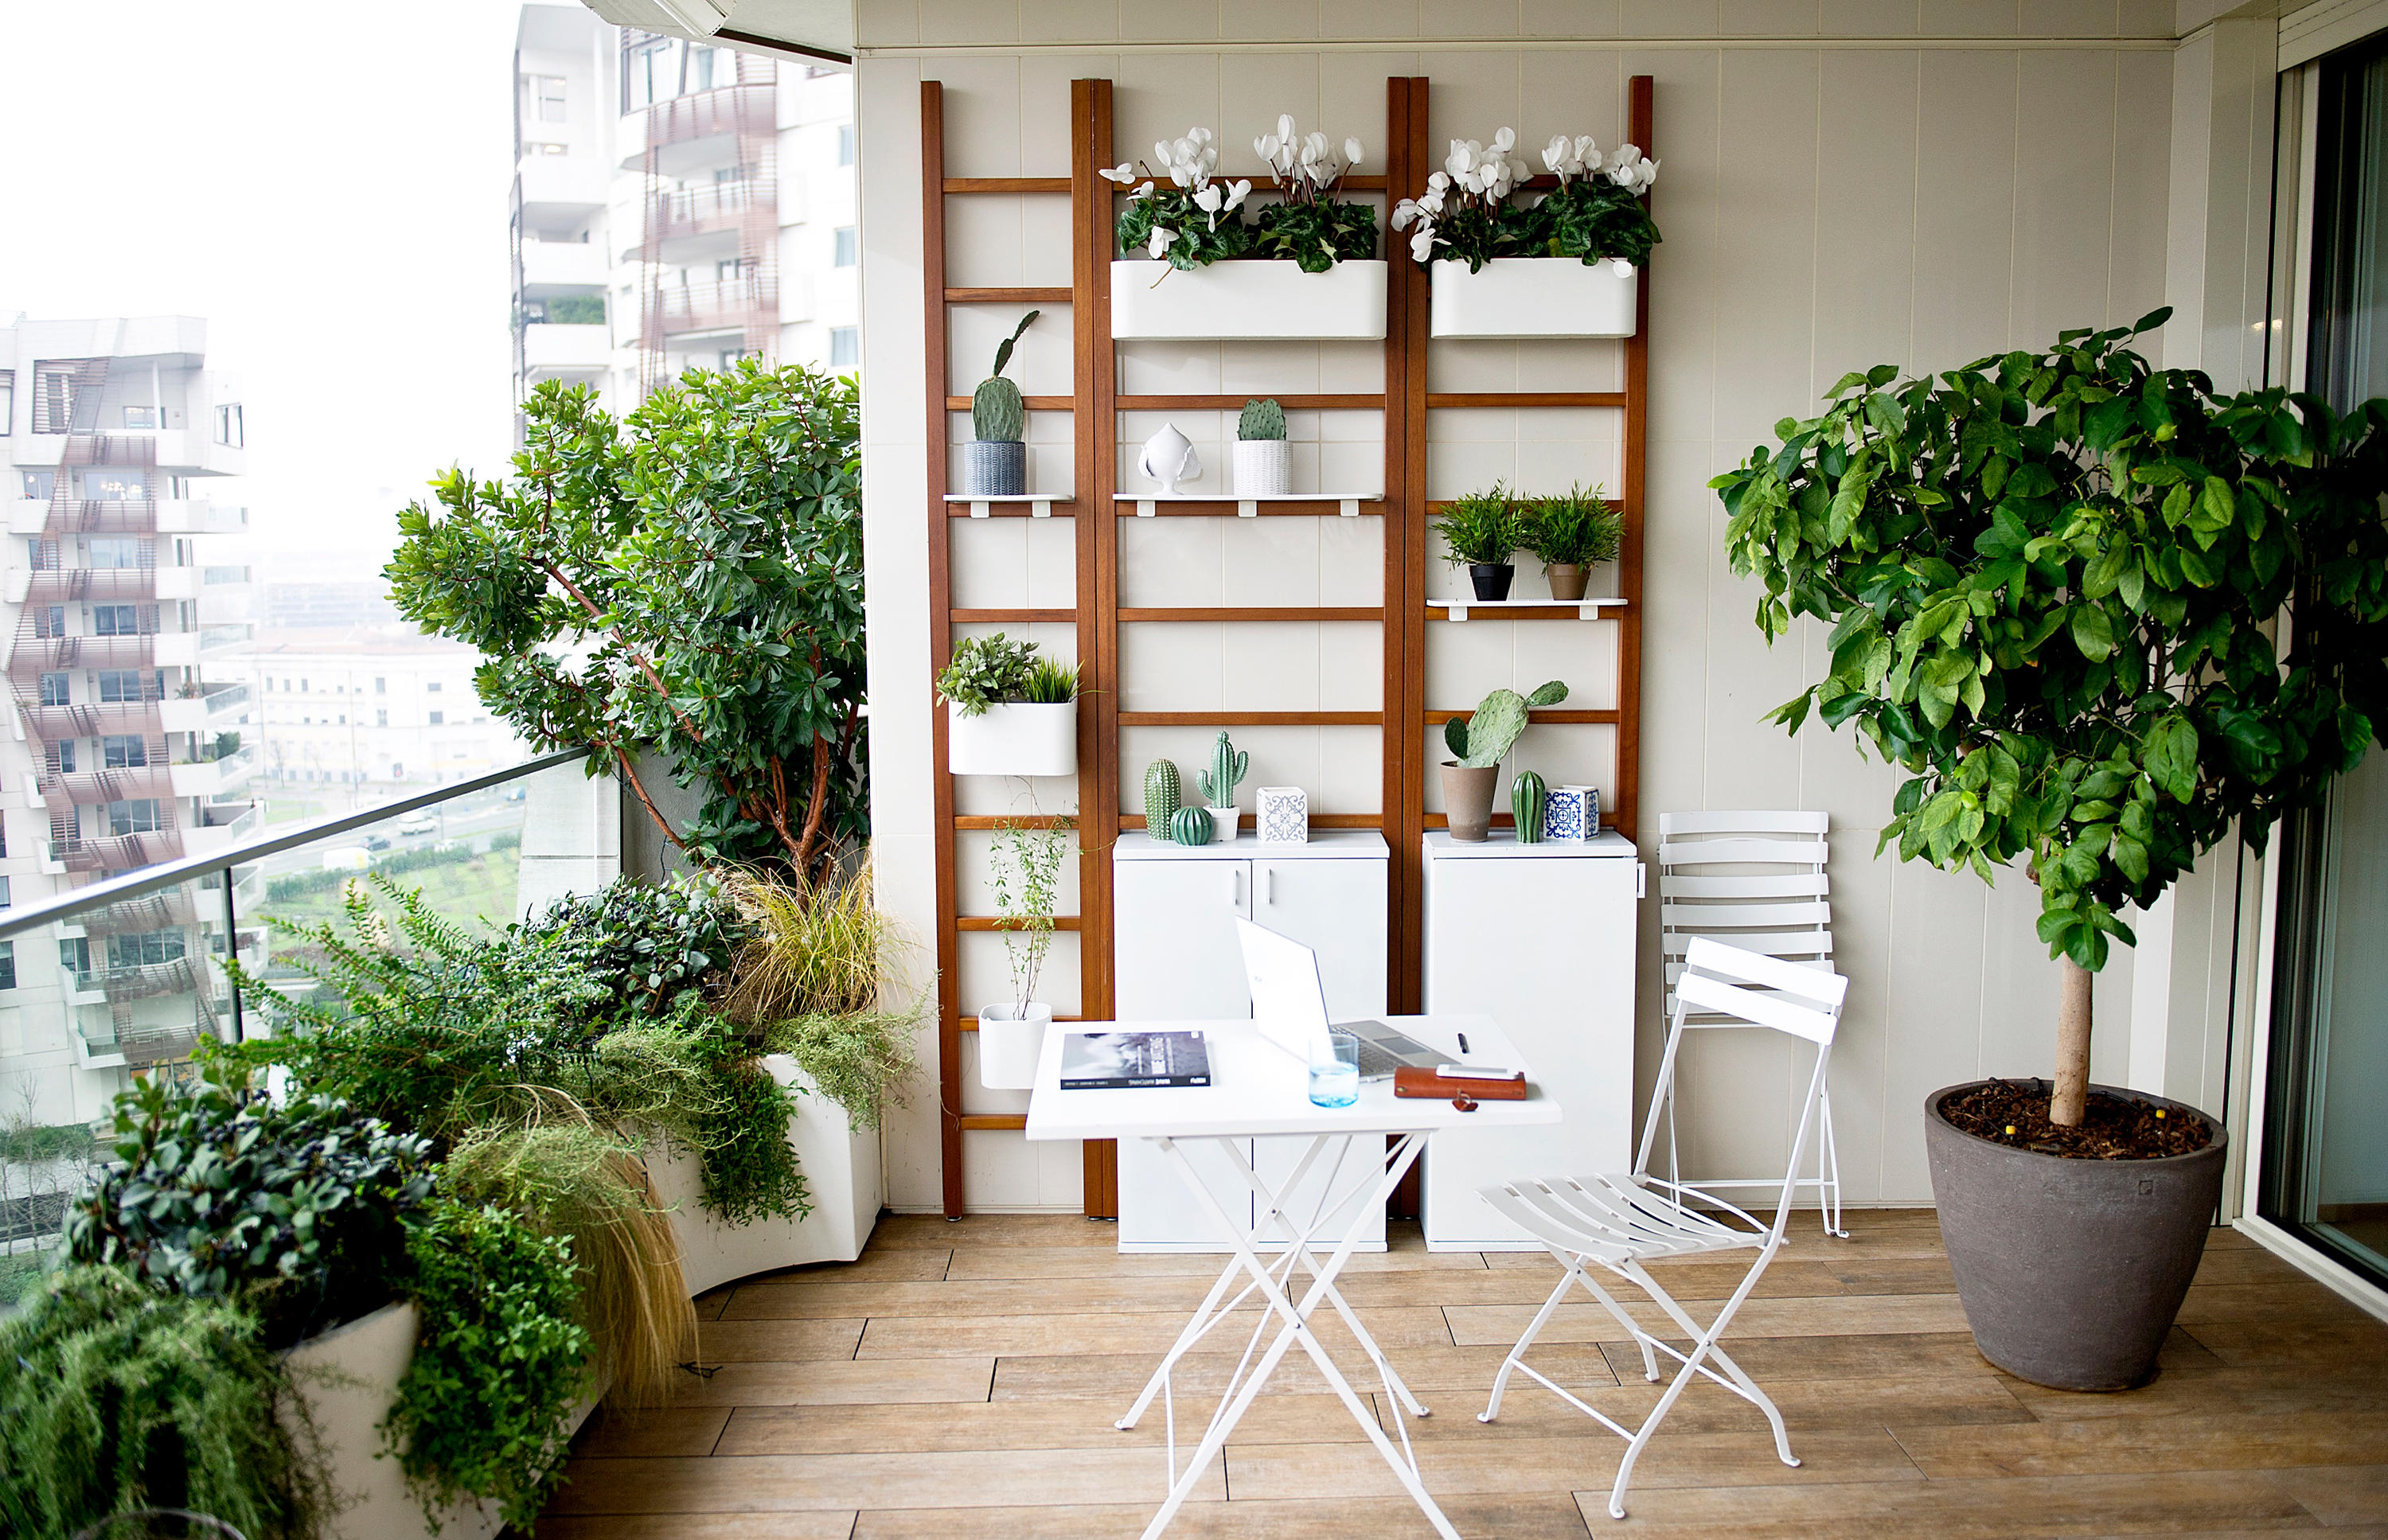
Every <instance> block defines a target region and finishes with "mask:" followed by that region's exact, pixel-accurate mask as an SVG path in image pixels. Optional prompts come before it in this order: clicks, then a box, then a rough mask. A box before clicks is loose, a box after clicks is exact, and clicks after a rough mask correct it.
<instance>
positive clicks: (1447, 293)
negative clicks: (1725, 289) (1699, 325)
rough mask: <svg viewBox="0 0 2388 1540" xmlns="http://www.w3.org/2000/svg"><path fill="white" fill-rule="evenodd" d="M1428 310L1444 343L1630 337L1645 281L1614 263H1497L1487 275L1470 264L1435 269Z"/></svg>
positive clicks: (1485, 270)
mask: <svg viewBox="0 0 2388 1540" xmlns="http://www.w3.org/2000/svg"><path fill="white" fill-rule="evenodd" d="M1430 271H1431V273H1432V282H1433V285H1434V297H1433V300H1432V302H1431V303H1430V304H1429V307H1428V312H1429V317H1430V318H1431V319H1430V323H1431V328H1432V331H1433V334H1434V335H1436V336H1439V337H1493V338H1502V337H1630V336H1632V335H1633V329H1634V326H1635V323H1636V319H1637V310H1638V300H1639V297H1640V288H1639V282H1640V275H1639V274H1638V273H1637V272H1636V271H1634V270H1633V269H1632V268H1631V267H1628V268H1627V269H1626V271H1623V272H1622V273H1620V272H1619V271H1617V266H1616V264H1615V263H1612V262H1606V261H1603V262H1594V263H1593V264H1592V265H1590V266H1589V267H1587V266H1585V265H1584V264H1583V263H1582V262H1581V261H1579V260H1577V259H1575V258H1572V257H1495V258H1493V259H1492V260H1491V261H1489V262H1487V263H1485V264H1484V267H1483V271H1479V272H1471V271H1468V268H1467V263H1466V262H1456V261H1445V262H1436V263H1434V264H1432V267H1431V270H1430Z"/></svg>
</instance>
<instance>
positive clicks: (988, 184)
mask: <svg viewBox="0 0 2388 1540" xmlns="http://www.w3.org/2000/svg"><path fill="white" fill-rule="evenodd" d="M946 192H948V193H1060V194H1061V195H1062V196H1065V197H1066V196H1069V192H1070V179H1069V178H1068V177H1066V176H949V177H947V178H946Z"/></svg>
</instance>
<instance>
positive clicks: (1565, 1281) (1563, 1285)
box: [1476, 1252, 1581, 1422]
mask: <svg viewBox="0 0 2388 1540" xmlns="http://www.w3.org/2000/svg"><path fill="white" fill-rule="evenodd" d="M1551 1255H1553V1256H1557V1255H1558V1254H1557V1253H1556V1252H1553V1253H1552V1254H1551ZM1560 1260H1561V1261H1562V1262H1564V1263H1565V1264H1566V1266H1567V1271H1566V1272H1565V1273H1564V1274H1562V1275H1561V1276H1560V1278H1559V1283H1558V1287H1557V1288H1556V1289H1553V1290H1552V1291H1551V1297H1550V1298H1548V1299H1546V1300H1544V1301H1543V1307H1542V1308H1541V1309H1539V1310H1537V1311H1535V1312H1534V1319H1533V1320H1532V1321H1531V1323H1529V1324H1528V1326H1527V1327H1526V1334H1525V1335H1524V1336H1522V1337H1519V1338H1518V1345H1517V1346H1515V1347H1513V1348H1511V1349H1509V1356H1508V1357H1505V1358H1504V1359H1502V1360H1501V1372H1500V1373H1498V1374H1495V1375H1494V1376H1493V1399H1492V1400H1490V1401H1488V1402H1486V1403H1485V1406H1484V1409H1483V1410H1482V1411H1480V1412H1478V1413H1477V1414H1476V1420H1477V1421H1479V1422H1490V1421H1492V1420H1493V1419H1494V1418H1496V1417H1498V1416H1500V1415H1501V1397H1502V1395H1505V1393H1506V1392H1507V1391H1508V1389H1509V1376H1510V1375H1511V1374H1513V1373H1515V1372H1516V1371H1517V1368H1518V1362H1519V1360H1521V1359H1523V1358H1524V1357H1525V1356H1526V1349H1527V1348H1529V1347H1531V1346H1532V1345H1533V1344H1534V1339H1535V1338H1536V1337H1538V1336H1540V1335H1542V1332H1543V1327H1544V1326H1545V1325H1547V1324H1548V1323H1549V1321H1550V1319H1551V1312H1552V1311H1554V1310H1556V1309H1557V1308H1558V1307H1559V1301H1561V1300H1563V1299H1565V1298H1566V1297H1567V1293H1568V1285H1569V1283H1571V1282H1573V1281H1575V1279H1576V1277H1577V1276H1578V1274H1579V1272H1580V1271H1581V1264H1580V1263H1578V1262H1577V1261H1575V1260H1574V1259H1573V1258H1572V1257H1561V1258H1560Z"/></svg>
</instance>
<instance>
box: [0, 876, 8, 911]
mask: <svg viewBox="0 0 2388 1540" xmlns="http://www.w3.org/2000/svg"><path fill="white" fill-rule="evenodd" d="M8 903H9V900H8V879H7V878H6V877H0V909H6V908H7V907H8Z"/></svg>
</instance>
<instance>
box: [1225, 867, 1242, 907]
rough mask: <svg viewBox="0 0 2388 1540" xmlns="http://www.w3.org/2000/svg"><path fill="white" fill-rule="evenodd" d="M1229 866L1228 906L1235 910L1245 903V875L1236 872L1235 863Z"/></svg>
mask: <svg viewBox="0 0 2388 1540" xmlns="http://www.w3.org/2000/svg"><path fill="white" fill-rule="evenodd" d="M1226 865H1227V906H1228V907H1229V908H1231V909H1232V908H1234V907H1235V906H1236V905H1237V904H1238V903H1243V902H1244V874H1243V873H1241V872H1239V871H1238V870H1236V867H1235V863H1233V862H1229V863H1227V864H1226Z"/></svg>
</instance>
